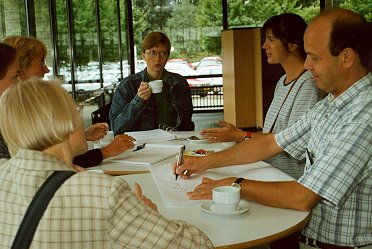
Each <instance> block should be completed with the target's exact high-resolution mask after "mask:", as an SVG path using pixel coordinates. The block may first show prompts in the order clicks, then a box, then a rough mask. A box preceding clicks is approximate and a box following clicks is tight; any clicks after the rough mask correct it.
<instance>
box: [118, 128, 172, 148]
mask: <svg viewBox="0 0 372 249" xmlns="http://www.w3.org/2000/svg"><path fill="white" fill-rule="evenodd" d="M125 134H127V135H129V136H131V137H133V138H135V139H136V141H135V143H136V144H137V145H140V144H143V143H159V142H166V141H170V140H173V139H175V138H176V135H175V134H173V133H171V132H168V131H165V130H162V129H154V130H147V131H131V132H125Z"/></svg>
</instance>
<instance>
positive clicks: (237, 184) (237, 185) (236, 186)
mask: <svg viewBox="0 0 372 249" xmlns="http://www.w3.org/2000/svg"><path fill="white" fill-rule="evenodd" d="M231 187H235V188H238V189H241V187H240V184H239V183H236V182H234V183H233V184H231Z"/></svg>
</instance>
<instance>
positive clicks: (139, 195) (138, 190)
mask: <svg viewBox="0 0 372 249" xmlns="http://www.w3.org/2000/svg"><path fill="white" fill-rule="evenodd" d="M134 193H135V194H136V196H137V198H138V200H140V201H143V203H145V205H146V206H148V207H150V208H152V209H154V210H156V211H158V207H157V206H156V204H155V203H153V202H152V201H151V200H150V199H148V198H147V197H146V196H144V195H143V194H142V189H141V186H140V185H139V184H138V183H135V184H134Z"/></svg>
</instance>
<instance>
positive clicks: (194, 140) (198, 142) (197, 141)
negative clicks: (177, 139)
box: [186, 138, 209, 144]
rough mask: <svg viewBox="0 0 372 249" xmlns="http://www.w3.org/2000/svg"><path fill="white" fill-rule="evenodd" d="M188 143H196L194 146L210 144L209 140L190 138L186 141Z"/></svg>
mask: <svg viewBox="0 0 372 249" xmlns="http://www.w3.org/2000/svg"><path fill="white" fill-rule="evenodd" d="M186 140H187V141H188V142H191V143H194V144H206V143H209V142H208V140H206V139H202V138H200V139H190V138H187V139H186Z"/></svg>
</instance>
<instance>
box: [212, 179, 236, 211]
mask: <svg viewBox="0 0 372 249" xmlns="http://www.w3.org/2000/svg"><path fill="white" fill-rule="evenodd" d="M212 200H213V202H212V205H211V207H210V209H211V210H213V211H214V212H216V213H232V212H235V211H237V209H238V204H239V201H240V188H237V187H232V186H220V187H216V188H214V189H213V190H212Z"/></svg>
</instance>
